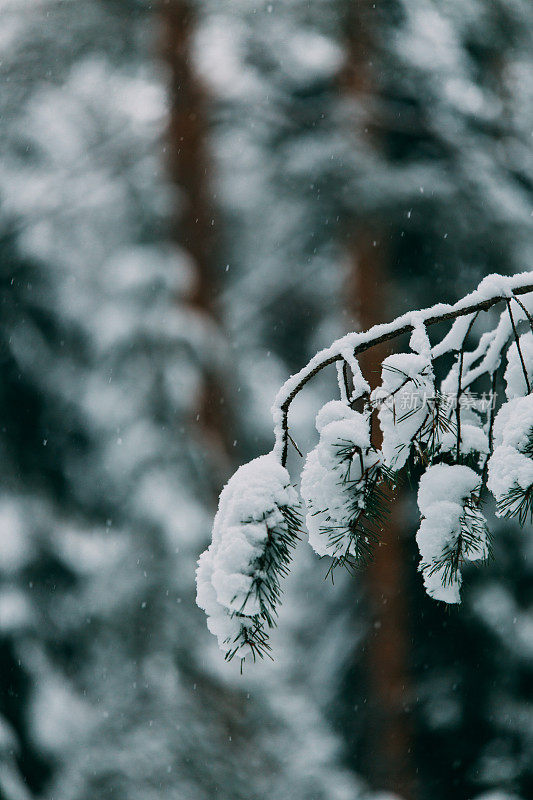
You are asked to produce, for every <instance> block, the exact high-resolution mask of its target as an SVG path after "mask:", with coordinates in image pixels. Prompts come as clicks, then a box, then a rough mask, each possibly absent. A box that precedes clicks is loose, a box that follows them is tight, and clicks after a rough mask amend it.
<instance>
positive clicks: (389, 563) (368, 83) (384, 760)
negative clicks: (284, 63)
mask: <svg viewBox="0 0 533 800" xmlns="http://www.w3.org/2000/svg"><path fill="white" fill-rule="evenodd" d="M373 14H375V4H374V3H371V2H369V1H368V0H359V2H358V3H357V4H353V5H352V6H351V14H350V20H349V22H350V24H349V32H348V33H349V38H348V59H347V64H346V68H345V71H344V74H343V76H342V83H343V86H344V88H345V91H347V92H348V93H349V94H350V95H351V96H352V97H354V98H356V99H357V100H359V101H363V103H364V99H365V98H370V97H371V95H372V93H373V91H374V89H373V81H372V74H371V68H372V63H373V45H372V33H371V18H372V15H373ZM361 118H362V117H361ZM363 124H364V126H365V132H366V135H367V136H368V137H369V138H371V142H372V144H373V146H374V147H379V141H378V135H377V134H376V127H377V126H374V125H373V124H372V118H371V114H368V115H367V118H366V119H365V122H364V123H363ZM376 228H377V230H376ZM381 239H382V237H380V235H379V225H376V226H375V228H374V229H372V228H370V227H369V226H368V225H367V226H366V229H365V230H364V231H359V233H358V234H357V236H356V237H355V239H354V240H353V242H352V246H351V253H350V273H349V279H348V285H347V308H348V311H349V312H350V313H351V315H352V317H353V319H354V322H355V323H356V324H357V325H358V326H359V327H360V328H361V329H363V330H364V329H367V328H370V327H371V326H372V325H374V324H376V323H379V322H385V321H388V320H389V319H392V317H393V316H394V315H393V313H392V311H393V304H392V303H391V302H390V295H389V293H392V285H391V278H390V274H389V272H388V270H387V261H388V253H387V252H386V250H385V248H384V247H383V243H382V241H381ZM389 352H390V349H389V347H388V345H381V346H378V347H375V348H372V349H371V350H368V351H367V352H366V353H363V354H362V355H361V358H360V363H361V368H362V371H363V374H364V375H365V377H366V378H367V380H368V382H369V383H370V385H371V387H372V388H374V387H375V386H376V385H377V384H378V383H379V382H380V379H381V362H382V360H383V358H385V356H386V355H388V353H389ZM373 435H374V445H375V446H377V447H379V446H380V440H379V437H380V433H379V429H378V427H377V426H376V425H374V433H373ZM391 499H392V498H391ZM401 532H402V519H401V511H400V506H399V503H398V498H395V501H394V503H393V506H392V513H391V516H390V519H389V523H388V525H387V527H386V530H385V531H384V532H383V536H382V542H381V545H380V546H379V547H377V548H376V551H375V557H374V560H373V561H372V562H371V564H370V565H369V567H368V568H367V571H366V586H367V595H368V599H369V606H370V616H371V624H370V634H369V639H368V646H367V674H368V681H367V685H368V691H369V698H368V705H369V720H370V724H369V729H368V730H367V731H366V737H365V738H366V740H367V741H366V747H365V749H366V750H367V754H368V757H367V758H366V765H367V769H368V772H369V777H370V779H371V781H372V782H373V784H374V786H375V787H376V788H384V789H388V790H390V791H394V792H396V793H398V794H399V795H401V796H402V798H405V800H410V799H411V798H413V797H414V792H415V782H414V773H413V767H412V759H411V738H412V737H411V730H410V720H409V717H408V714H407V713H406V710H405V705H406V703H407V702H408V698H409V689H408V684H409V677H408V661H409V646H408V642H409V635H408V625H407V607H406V594H405V592H406V586H405V585H404V583H405V582H404V569H403V566H402V565H403V564H405V560H404V559H405V553H404V552H403V549H404V548H403V547H402V538H401Z"/></svg>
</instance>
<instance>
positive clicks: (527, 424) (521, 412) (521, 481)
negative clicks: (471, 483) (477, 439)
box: [487, 395, 533, 501]
mask: <svg viewBox="0 0 533 800" xmlns="http://www.w3.org/2000/svg"><path fill="white" fill-rule="evenodd" d="M532 430H533V396H532V395H527V397H515V398H514V399H513V400H509V401H508V402H507V403H504V405H503V406H502V407H501V408H500V410H499V411H498V414H497V415H496V419H495V420H494V452H493V454H492V455H491V457H490V459H489V464H488V468H489V475H488V481H487V486H488V488H489V490H490V491H491V492H492V494H493V495H494V497H495V499H496V500H497V501H500V500H502V499H503V498H504V496H505V495H506V494H507V493H508V492H509V490H510V489H512V488H516V487H521V488H522V489H528V488H529V487H530V486H532V485H533V460H532V459H531V458H530V457H529V456H527V455H524V453H523V450H524V449H525V447H526V445H527V444H528V439H529V434H530V433H531V431H532Z"/></svg>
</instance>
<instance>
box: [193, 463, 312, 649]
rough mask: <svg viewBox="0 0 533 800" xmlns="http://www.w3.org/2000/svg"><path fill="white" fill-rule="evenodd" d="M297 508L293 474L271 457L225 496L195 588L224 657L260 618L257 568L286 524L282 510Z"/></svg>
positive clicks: (249, 467) (248, 468)
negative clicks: (276, 530)
mask: <svg viewBox="0 0 533 800" xmlns="http://www.w3.org/2000/svg"><path fill="white" fill-rule="evenodd" d="M296 503H297V495H296V492H295V490H294V488H293V487H292V486H291V485H290V478H289V474H288V472H287V470H286V469H284V467H282V466H281V465H280V464H279V463H278V461H277V460H276V459H275V458H274V456H273V454H272V453H269V454H268V455H265V456H261V457H260V458H256V459H255V460H254V461H251V462H249V463H248V464H244V465H243V466H242V467H240V468H239V469H238V470H237V472H236V473H235V474H234V475H233V477H232V478H231V479H230V481H229V482H228V483H227V485H226V486H225V487H224V489H223V490H222V493H221V495H220V501H219V508H218V512H217V514H216V516H215V521H214V524H213V540H212V542H211V545H210V546H209V547H208V549H207V550H206V551H205V552H204V553H203V554H202V555H201V556H200V559H199V562H198V569H197V573H196V575H197V578H196V582H197V603H198V605H199V606H200V608H202V609H203V610H204V611H205V612H206V614H207V616H208V623H207V624H208V627H209V630H210V631H211V632H212V633H214V634H215V635H216V636H217V638H218V642H219V646H220V648H221V649H222V650H224V651H228V650H231V649H232V643H233V642H234V640H235V638H236V637H237V636H238V634H239V631H240V629H241V627H242V626H247V625H248V626H251V625H253V624H254V623H253V621H252V620H251V619H250V618H251V617H253V616H254V615H257V614H258V613H259V612H260V607H259V602H258V598H257V597H256V596H255V595H254V593H253V592H252V591H251V590H252V584H253V580H254V577H257V568H256V566H255V564H256V562H257V559H258V557H259V556H260V555H261V553H262V551H263V548H264V545H265V542H266V541H267V538H268V533H269V530H270V529H272V528H273V527H275V526H282V525H283V524H284V519H283V516H282V514H281V512H280V510H279V509H280V507H283V506H294V505H296ZM237 615H238V616H237ZM240 655H241V657H244V655H246V653H244V652H242V653H240Z"/></svg>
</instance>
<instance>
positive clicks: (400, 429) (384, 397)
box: [371, 329, 435, 469]
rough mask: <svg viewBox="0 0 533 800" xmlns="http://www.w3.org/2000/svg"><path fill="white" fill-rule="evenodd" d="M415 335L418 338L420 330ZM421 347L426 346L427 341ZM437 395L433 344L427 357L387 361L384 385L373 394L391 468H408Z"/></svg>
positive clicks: (401, 356) (409, 355)
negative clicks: (414, 441) (413, 442)
mask: <svg viewBox="0 0 533 800" xmlns="http://www.w3.org/2000/svg"><path fill="white" fill-rule="evenodd" d="M415 332H416V333H417V336H418V335H419V333H418V330H417V329H415ZM414 335H415V334H413V336H414ZM419 343H420V344H421V345H424V341H423V340H419ZM434 395H435V388H434V385H433V371H432V368H431V362H430V360H429V342H427V346H426V352H425V353H422V354H419V353H395V354H393V355H391V356H388V357H387V358H386V359H385V360H384V361H383V370H382V384H381V386H379V387H378V388H377V389H375V390H374V391H373V392H372V396H371V400H372V403H373V404H377V405H378V406H379V410H378V418H379V423H380V426H381V431H382V434H383V443H382V451H383V457H384V461H385V464H386V465H387V466H388V467H391V468H392V469H401V468H402V467H403V466H404V464H405V462H406V461H407V459H408V457H409V453H410V449H411V440H412V438H413V436H414V435H415V434H416V433H417V431H419V430H420V428H421V426H423V424H424V420H425V419H426V417H427V414H428V404H427V403H428V400H431V399H432V398H433V397H434Z"/></svg>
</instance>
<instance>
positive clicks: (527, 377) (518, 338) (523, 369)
mask: <svg viewBox="0 0 533 800" xmlns="http://www.w3.org/2000/svg"><path fill="white" fill-rule="evenodd" d="M507 311H508V312H509V317H510V319H511V325H512V326H513V335H514V340H515V342H516V349H517V350H518V356H519V358H520V363H521V364H522V372H523V373H524V380H525V382H526V387H527V393H528V394H531V384H530V383H529V376H528V374H527V369H526V365H525V362H524V356H523V355H522V348H521V347H520V337H519V336H518V331H517V330H516V325H515V324H514V317H513V312H512V311H511V301H510V300H508V301H507Z"/></svg>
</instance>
